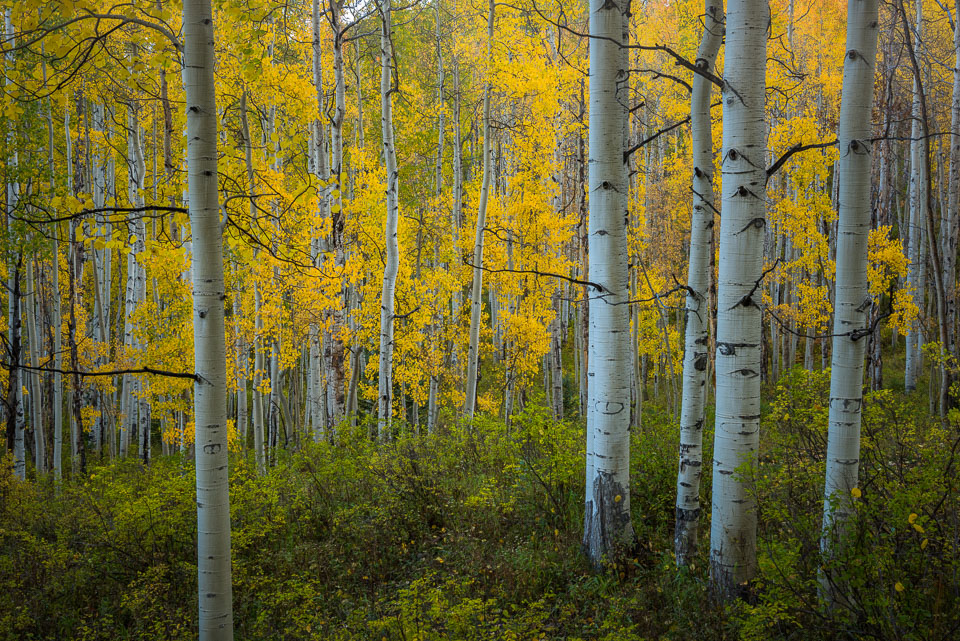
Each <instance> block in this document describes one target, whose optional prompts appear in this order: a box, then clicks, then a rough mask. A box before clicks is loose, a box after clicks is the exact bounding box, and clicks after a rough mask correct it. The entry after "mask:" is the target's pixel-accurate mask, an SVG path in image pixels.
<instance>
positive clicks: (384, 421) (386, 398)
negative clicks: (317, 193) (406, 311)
mask: <svg viewBox="0 0 960 641" xmlns="http://www.w3.org/2000/svg"><path fill="white" fill-rule="evenodd" d="M378 8H379V11H380V20H381V28H380V130H381V136H382V144H383V161H384V165H386V170H387V172H386V173H387V184H386V201H387V216H386V222H385V225H384V242H385V245H386V252H385V253H386V260H385V262H384V265H383V289H382V291H381V295H380V371H379V378H378V381H377V386H378V390H377V392H378V393H377V395H378V398H379V404H378V407H377V431H378V434H379V436H380V438H386V437H387V435H388V433H389V432H388V431H389V429H390V422H391V420H392V418H393V325H394V321H395V319H394V309H395V300H394V299H395V293H396V287H397V271H398V270H399V268H400V247H399V244H398V241H397V218H398V217H399V211H398V209H399V206H398V203H397V199H398V194H397V181H398V172H397V150H396V147H395V142H394V133H393V92H394V91H395V90H396V87H395V86H394V84H393V81H394V59H393V22H392V12H393V9H392V6H391V0H380V3H379V4H378Z"/></svg>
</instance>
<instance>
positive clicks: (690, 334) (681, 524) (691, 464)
mask: <svg viewBox="0 0 960 641" xmlns="http://www.w3.org/2000/svg"><path fill="white" fill-rule="evenodd" d="M722 40H723V3H722V2H721V0H705V2H704V12H703V38H702V39H701V41H700V48H699V49H698V51H697V61H696V65H697V69H698V70H700V71H701V72H703V73H701V74H694V76H693V84H692V92H691V96H690V129H691V131H692V133H693V136H692V138H693V140H692V147H693V149H692V153H693V214H692V217H691V223H690V259H689V260H690V262H689V264H688V266H687V274H688V275H687V287H688V288H689V289H688V290H687V309H686V318H687V327H686V341H685V350H684V354H683V399H682V401H681V405H680V469H679V472H678V473H677V513H676V526H675V531H674V548H675V553H676V558H677V565H678V566H679V565H685V564H686V563H687V561H688V560H689V557H690V556H691V555H692V554H693V553H694V552H695V551H696V547H697V530H698V526H699V519H700V476H701V474H702V473H703V421H704V414H703V405H704V402H705V401H706V389H707V363H708V362H709V359H710V355H709V353H708V349H709V347H710V334H709V330H710V325H709V321H710V307H709V305H708V299H707V295H708V291H707V290H708V288H709V287H710V276H711V273H710V272H711V269H712V268H711V265H710V258H711V256H710V255H711V253H712V248H713V214H714V210H715V205H714V202H713V133H712V129H711V121H710V92H711V89H712V88H713V83H712V82H711V81H710V80H709V79H708V78H707V77H706V75H705V74H706V73H713V65H714V62H715V61H716V58H717V53H718V52H719V51H720V42H721V41H722Z"/></svg>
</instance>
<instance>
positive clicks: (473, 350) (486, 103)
mask: <svg viewBox="0 0 960 641" xmlns="http://www.w3.org/2000/svg"><path fill="white" fill-rule="evenodd" d="M494 8H495V3H494V0H490V4H489V9H488V12H487V76H486V80H485V81H484V85H483V178H482V181H481V183H480V200H479V203H478V204H477V229H476V235H475V239H474V242H473V285H472V286H471V290H470V291H471V294H470V347H469V350H468V352H467V387H466V392H467V393H466V397H465V398H464V402H463V414H464V416H466V417H467V418H473V413H474V409H475V407H476V403H477V366H478V365H479V363H480V312H481V311H482V309H483V232H484V228H485V227H486V224H487V201H488V199H489V196H490V180H491V176H492V173H493V168H492V167H491V158H490V155H491V144H492V141H491V140H490V137H491V133H490V81H491V75H492V74H493V20H494ZM494 309H495V306H494V305H493V304H491V306H490V324H491V325H493V326H494V327H496V321H495V319H494Z"/></svg>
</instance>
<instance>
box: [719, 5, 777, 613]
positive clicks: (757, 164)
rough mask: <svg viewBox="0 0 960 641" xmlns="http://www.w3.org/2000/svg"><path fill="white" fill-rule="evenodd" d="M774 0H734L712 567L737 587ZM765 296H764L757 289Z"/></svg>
mask: <svg viewBox="0 0 960 641" xmlns="http://www.w3.org/2000/svg"><path fill="white" fill-rule="evenodd" d="M769 24H770V10H769V6H768V4H767V0H730V2H728V4H727V36H726V43H727V48H726V64H725V68H724V86H723V164H722V174H723V189H722V200H721V202H722V207H721V211H722V212H723V216H722V217H721V219H720V264H719V273H718V279H717V356H716V377H717V383H716V385H717V406H716V427H715V433H714V462H713V506H712V515H713V516H712V522H711V530H710V576H711V580H712V582H713V585H714V587H715V589H716V590H717V592H718V594H720V595H721V596H723V597H725V598H730V597H733V596H735V595H736V594H737V593H738V592H740V591H741V590H742V589H743V587H744V586H745V585H746V584H747V583H748V582H749V581H750V580H751V579H752V578H753V576H754V573H755V572H756V564H757V561H756V541H757V508H756V499H755V496H754V492H753V491H752V488H751V484H750V483H749V478H748V476H749V474H750V473H751V472H750V471H746V472H745V471H744V470H743V466H744V465H747V466H754V465H755V464H756V460H757V447H758V444H759V437H760V349H761V336H760V334H761V328H760V322H761V312H760V307H759V305H760V294H759V291H760V289H759V288H760V279H761V270H762V265H763V241H764V228H765V227H766V201H765V192H766V178H767V176H766V170H765V166H766V162H765V161H766V145H765V138H766V127H765V123H764V95H765V89H766V80H765V71H766V61H767V56H766V42H767V30H768V27H769ZM754 297H756V298H754Z"/></svg>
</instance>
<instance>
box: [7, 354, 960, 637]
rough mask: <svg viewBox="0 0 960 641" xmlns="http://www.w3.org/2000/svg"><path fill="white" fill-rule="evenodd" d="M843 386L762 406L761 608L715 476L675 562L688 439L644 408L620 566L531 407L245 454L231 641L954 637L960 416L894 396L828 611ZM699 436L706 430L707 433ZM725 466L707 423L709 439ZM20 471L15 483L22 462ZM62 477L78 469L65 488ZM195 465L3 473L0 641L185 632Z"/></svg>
mask: <svg viewBox="0 0 960 641" xmlns="http://www.w3.org/2000/svg"><path fill="white" fill-rule="evenodd" d="M828 387H829V379H828V377H827V376H825V375H824V374H823V373H820V372H813V373H807V372H803V371H802V370H799V369H797V370H794V371H793V372H791V373H790V374H788V375H787V376H786V377H785V378H784V379H783V380H782V381H781V382H780V384H779V385H777V386H776V387H775V388H772V389H770V390H768V397H767V401H766V406H765V408H764V410H765V411H764V415H763V416H764V418H763V436H762V443H763V445H762V448H763V449H762V451H761V453H760V464H759V466H758V468H757V469H755V470H748V469H744V470H743V473H744V474H748V475H750V476H752V478H753V480H754V483H753V485H754V487H755V488H756V492H757V498H758V506H759V529H758V555H759V575H758V578H757V581H756V583H755V584H754V586H753V592H754V598H753V599H752V602H750V603H747V602H739V603H737V604H735V605H733V606H728V607H726V608H724V607H722V606H719V605H716V604H715V603H713V602H712V601H711V599H710V598H709V591H708V577H707V574H708V568H707V563H706V560H707V552H706V549H705V548H706V547H707V544H708V539H709V531H710V523H709V521H710V509H709V505H710V502H709V496H710V475H709V474H706V475H705V478H704V479H703V487H702V496H704V497H707V499H706V501H705V504H704V508H703V514H702V518H701V546H700V547H701V550H700V554H699V557H698V559H697V560H696V561H695V562H694V563H693V564H692V565H691V566H690V567H689V568H688V569H684V570H683V571H677V570H676V569H675V567H674V559H673V554H672V548H673V513H674V507H673V506H674V497H675V490H674V487H675V482H676V466H677V447H678V435H677V429H676V422H675V421H674V420H673V416H672V415H671V414H670V413H669V412H668V411H666V410H664V408H663V407H661V406H659V405H657V404H656V403H654V402H647V403H646V404H645V406H644V415H643V428H642V429H641V430H637V431H635V432H634V434H633V437H632V470H631V505H632V509H633V519H634V528H635V530H636V533H637V538H638V545H637V548H636V550H634V551H633V552H632V553H630V554H628V555H626V556H625V557H624V559H623V560H622V561H620V562H619V563H617V564H616V565H615V566H612V567H610V568H608V570H607V571H606V572H602V573H596V572H593V571H592V570H591V569H590V568H589V566H588V565H587V564H586V562H585V561H584V558H583V556H582V555H581V552H580V536H581V529H582V518H583V507H582V492H583V490H582V485H583V473H584V471H583V465H584V464H583V460H584V452H583V447H584V446H583V441H584V439H583V427H582V424H581V423H580V422H579V421H578V420H567V421H562V422H555V421H554V420H553V419H552V418H551V417H550V416H549V415H548V414H547V413H546V410H544V409H542V408H538V407H535V406H528V408H527V409H526V410H525V411H524V412H523V413H522V414H521V415H519V416H517V417H516V418H515V420H514V422H513V425H512V426H511V427H510V428H509V429H507V428H506V427H505V426H504V425H503V424H502V423H501V422H499V421H496V420H491V419H488V418H480V419H478V420H477V421H475V422H474V423H473V425H472V426H470V427H468V428H456V429H451V430H445V431H443V432H442V433H441V434H437V435H432V436H414V435H406V436H401V437H399V438H397V439H396V440H394V441H391V442H389V443H386V444H378V443H374V442H371V441H370V440H369V439H368V438H366V435H365V434H366V432H365V430H364V428H362V427H361V428H357V429H352V430H351V429H349V428H344V429H341V430H340V433H339V435H338V442H337V444H336V445H335V446H332V445H329V444H326V443H321V444H308V445H306V446H305V447H303V448H302V449H301V450H300V451H298V452H296V453H285V452H277V460H276V461H275V462H274V464H273V465H272V466H271V467H270V468H269V470H268V471H267V473H266V474H264V475H262V476H260V475H257V474H256V469H255V467H254V465H253V464H252V461H251V460H250V457H245V456H243V455H242V454H240V453H235V454H234V455H233V459H232V461H231V468H232V469H231V477H232V478H231V507H232V520H233V539H232V541H233V581H234V587H233V595H234V604H235V605H234V608H235V609H234V616H235V622H236V623H235V625H236V638H237V639H245V640H247V639H250V640H253V639H291V640H292V639H324V640H327V639H333V640H348V639H387V640H391V641H392V640H403V641H414V640H421V641H424V640H429V639H498V640H510V639H610V640H629V639H747V640H752V639H757V640H759V639H804V640H807V639H836V638H844V639H849V638H856V639H860V638H864V639H866V638H873V639H955V638H957V635H958V634H960V632H958V631H960V607H958V606H960V556H958V550H960V544H958V541H960V518H958V517H960V509H958V508H960V489H958V482H957V474H956V469H957V465H958V462H957V461H956V457H957V455H958V452H957V448H958V443H960V431H958V418H957V417H955V416H954V417H951V420H950V421H948V422H947V423H946V424H944V423H941V422H940V421H939V420H933V419H931V418H930V417H929V412H928V410H927V405H926V396H925V395H924V394H923V393H922V392H921V393H918V394H916V395H914V396H913V397H911V398H910V399H907V398H904V397H903V395H902V394H900V393H898V392H895V391H890V390H884V391H881V392H877V393H873V394H870V395H869V396H868V397H867V399H866V401H865V405H864V417H863V439H862V449H863V457H862V462H861V469H860V479H861V487H860V488H859V489H860V498H859V499H858V500H857V501H856V505H857V518H856V522H855V524H854V526H853V527H852V528H851V531H850V533H849V538H848V540H847V541H846V545H845V546H843V547H844V549H845V552H843V553H842V554H839V555H838V556H837V557H836V558H835V559H833V561H832V563H833V564H834V568H835V571H834V576H836V577H837V579H838V582H839V583H840V584H841V585H842V586H843V587H842V590H841V594H843V598H842V599H841V602H840V603H839V605H838V606H837V607H836V609H835V610H834V611H832V612H830V613H826V612H824V611H823V609H822V608H821V607H820V606H819V605H818V602H817V596H816V595H817V572H818V569H819V565H820V557H819V554H818V549H819V533H820V517H821V513H822V499H821V496H820V495H821V492H822V488H823V471H824V450H825V442H826V440H825V436H826V418H827V417H826V412H827V409H826V406H827V390H828ZM707 425H708V426H709V425H711V421H710V419H709V417H708V420H707ZM704 443H705V445H706V452H705V460H707V461H709V460H711V459H710V457H711V449H712V448H711V443H712V429H711V428H708V429H706V430H705V434H704ZM8 468H9V466H5V467H4V469H8ZM68 476H69V474H68ZM195 540H196V511H195V506H194V477H193V470H192V463H191V462H190V461H189V460H185V459H183V458H182V457H180V456H179V455H176V456H170V457H158V458H157V459H156V460H155V461H154V462H152V463H151V465H150V467H149V468H148V469H144V468H143V467H142V466H141V465H140V464H138V463H137V462H136V461H121V462H108V463H103V464H99V465H94V466H93V467H92V468H91V472H90V475H89V478H87V479H85V480H84V481H82V482H75V481H67V482H65V483H64V484H63V486H62V488H61V489H60V490H59V491H57V490H56V489H55V488H54V487H53V484H52V482H50V481H48V480H45V481H43V482H40V483H33V482H29V483H25V484H23V483H17V482H15V481H14V480H13V479H12V477H11V476H10V475H9V474H4V475H3V476H0V639H4V640H5V639H10V640H13V639H16V640H19V641H27V640H32V639H83V640H93V639H111V640H113V639H142V640H148V639H157V640H160V639H165V640H179V639H193V638H195V635H196V632H195V630H196V593H195V590H196V557H195V554H196V553H195Z"/></svg>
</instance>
